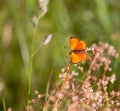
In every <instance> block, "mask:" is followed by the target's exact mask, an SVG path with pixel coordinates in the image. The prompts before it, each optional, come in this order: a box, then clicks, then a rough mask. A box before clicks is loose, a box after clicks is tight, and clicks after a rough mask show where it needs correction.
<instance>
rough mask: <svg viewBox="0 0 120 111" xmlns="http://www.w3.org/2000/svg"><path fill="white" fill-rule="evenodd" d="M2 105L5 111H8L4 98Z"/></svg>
mask: <svg viewBox="0 0 120 111" xmlns="http://www.w3.org/2000/svg"><path fill="white" fill-rule="evenodd" d="M2 103H3V110H4V111H7V110H6V104H5V99H4V97H3V98H2Z"/></svg>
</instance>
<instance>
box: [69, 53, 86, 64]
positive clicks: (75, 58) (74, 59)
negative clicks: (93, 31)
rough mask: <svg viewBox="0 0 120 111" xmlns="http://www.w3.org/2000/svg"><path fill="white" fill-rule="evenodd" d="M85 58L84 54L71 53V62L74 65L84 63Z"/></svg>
mask: <svg viewBox="0 0 120 111" xmlns="http://www.w3.org/2000/svg"><path fill="white" fill-rule="evenodd" d="M86 58H87V55H86V53H74V52H72V53H71V62H72V63H74V64H76V63H78V62H80V61H85V60H86Z"/></svg>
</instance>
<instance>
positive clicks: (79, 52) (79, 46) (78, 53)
mask: <svg viewBox="0 0 120 111" xmlns="http://www.w3.org/2000/svg"><path fill="white" fill-rule="evenodd" d="M70 47H71V52H70V55H71V63H73V64H76V63H78V62H80V61H85V60H86V59H87V54H86V43H85V42H84V41H83V40H79V39H78V38H77V37H71V38H70Z"/></svg>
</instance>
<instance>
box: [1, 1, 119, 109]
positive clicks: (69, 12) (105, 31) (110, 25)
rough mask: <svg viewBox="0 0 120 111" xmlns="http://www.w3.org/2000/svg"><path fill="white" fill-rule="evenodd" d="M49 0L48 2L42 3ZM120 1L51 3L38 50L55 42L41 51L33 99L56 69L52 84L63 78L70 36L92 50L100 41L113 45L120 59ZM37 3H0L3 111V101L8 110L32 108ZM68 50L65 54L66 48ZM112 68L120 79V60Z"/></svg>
mask: <svg viewBox="0 0 120 111" xmlns="http://www.w3.org/2000/svg"><path fill="white" fill-rule="evenodd" d="M43 1H44V0H43ZM119 4H120V1H119V0H92V1H91V0H50V1H49V4H48V12H47V13H46V14H45V15H44V16H43V17H41V19H40V21H39V26H38V30H37V32H36V36H35V39H34V40H35V41H34V49H37V48H38V47H39V46H40V44H42V42H43V40H44V38H45V37H46V36H47V35H48V34H50V33H52V34H53V38H52V40H51V42H50V43H49V44H48V45H46V46H42V45H41V47H40V50H39V52H38V53H37V54H36V55H35V56H34V58H33V74H32V85H31V97H33V96H34V91H35V90H38V91H40V92H42V93H45V90H46V85H47V81H48V77H49V74H50V71H51V69H52V67H53V66H55V70H54V74H53V77H52V81H55V80H57V79H58V75H59V73H60V70H61V68H62V67H64V66H65V64H64V61H63V58H62V57H64V59H65V61H66V62H67V63H68V62H69V54H68V52H69V37H70V36H73V35H74V36H78V37H79V38H80V39H84V40H85V41H86V42H87V45H88V47H90V45H91V44H92V43H98V42H99V41H103V42H107V43H109V44H111V45H114V46H115V48H116V49H117V51H118V52H119V54H120V5H119ZM39 13H40V9H39V3H38V0H4V1H2V0H1V1H0V98H1V101H0V109H3V105H2V97H4V98H5V102H6V107H7V108H8V107H12V108H13V110H14V111H15V110H17V111H18V110H19V111H23V110H25V107H26V103H27V92H28V79H29V73H28V72H29V64H30V59H29V57H30V50H31V47H32V46H31V41H32V38H33V35H34V34H33V33H34V29H35V27H34V26H33V24H32V22H31V18H32V16H33V15H34V14H35V15H36V16H39ZM64 47H66V49H67V50H66V49H65V48H64ZM112 67H113V69H114V72H115V73H116V74H118V75H117V81H118V82H117V85H118V84H119V80H120V75H119V74H120V70H119V67H120V58H118V59H115V60H113V62H112Z"/></svg>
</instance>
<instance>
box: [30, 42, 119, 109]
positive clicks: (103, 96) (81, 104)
mask: <svg viewBox="0 0 120 111" xmlns="http://www.w3.org/2000/svg"><path fill="white" fill-rule="evenodd" d="M90 49H92V54H88V60H87V62H86V63H84V66H80V65H74V66H75V68H74V69H72V68H71V67H70V66H67V67H64V68H62V69H61V73H60V74H59V78H60V81H61V83H60V84H55V86H54V88H53V89H51V91H50V93H49V94H48V95H47V97H46V101H45V102H44V103H43V104H44V106H43V110H45V111H118V110H120V102H119V101H120V91H119V90H117V91H114V89H111V90H109V85H110V84H112V85H114V82H115V80H116V74H114V73H113V72H112V67H110V64H111V59H110V57H112V58H117V57H118V53H117V52H116V50H115V48H114V47H113V46H111V45H109V44H107V43H102V42H100V43H99V44H98V45H97V44H93V45H92V46H91V48H89V49H87V50H90ZM86 64H88V65H89V67H88V68H87V69H85V68H84V67H85V66H86ZM102 69H103V70H102ZM76 70H77V71H76ZM101 70H102V72H101ZM79 73H83V77H84V78H83V79H78V75H79ZM35 94H36V95H37V98H36V99H33V100H32V101H31V106H30V111H34V110H33V109H34V107H32V105H33V104H36V102H40V100H41V98H42V97H44V96H45V95H44V94H40V93H39V92H38V91H36V92H35Z"/></svg>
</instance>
